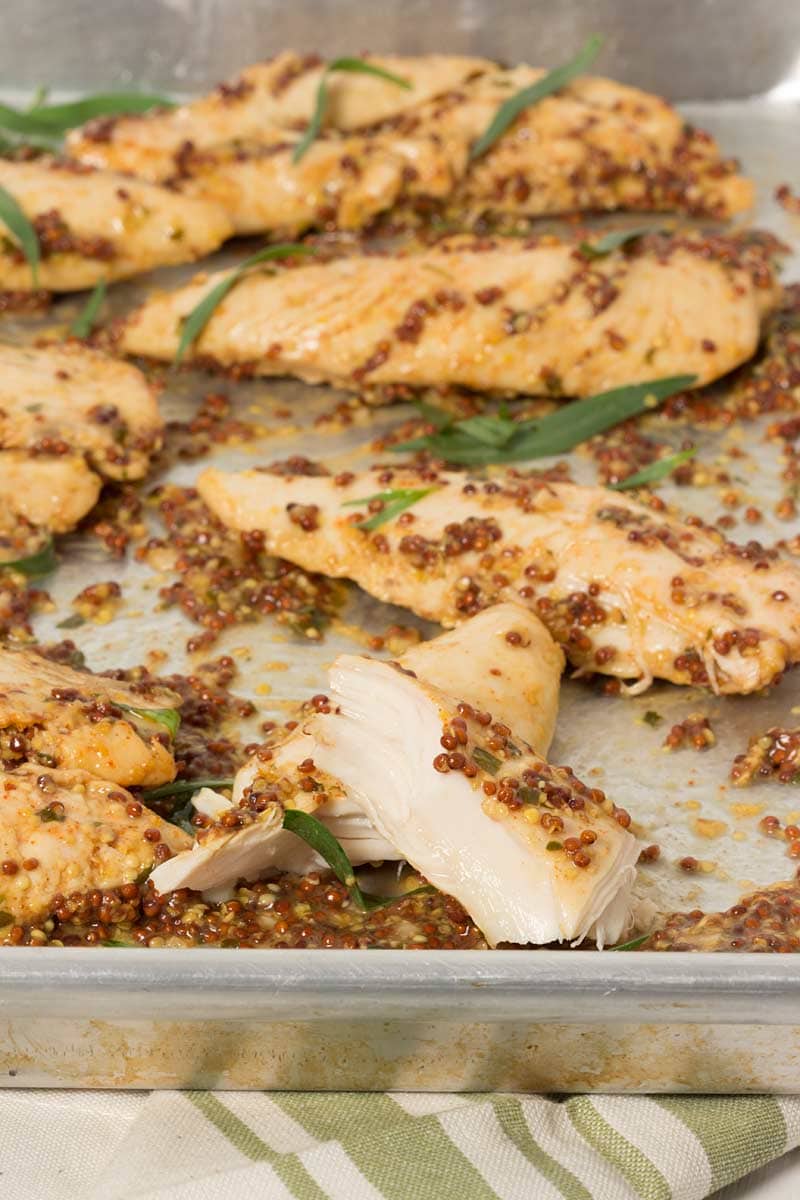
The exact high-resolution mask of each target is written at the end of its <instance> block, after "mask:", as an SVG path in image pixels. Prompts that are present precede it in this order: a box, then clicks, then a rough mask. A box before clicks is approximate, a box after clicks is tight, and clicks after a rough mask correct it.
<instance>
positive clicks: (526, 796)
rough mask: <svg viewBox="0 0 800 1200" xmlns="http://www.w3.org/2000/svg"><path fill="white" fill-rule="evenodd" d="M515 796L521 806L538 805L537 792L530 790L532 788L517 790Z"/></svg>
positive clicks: (533, 789)
mask: <svg viewBox="0 0 800 1200" xmlns="http://www.w3.org/2000/svg"><path fill="white" fill-rule="evenodd" d="M517 795H518V796H519V798H520V800H521V801H522V803H523V804H535V805H538V804H539V803H540V801H539V792H538V791H537V790H536V788H532V787H521V788H518V789H517Z"/></svg>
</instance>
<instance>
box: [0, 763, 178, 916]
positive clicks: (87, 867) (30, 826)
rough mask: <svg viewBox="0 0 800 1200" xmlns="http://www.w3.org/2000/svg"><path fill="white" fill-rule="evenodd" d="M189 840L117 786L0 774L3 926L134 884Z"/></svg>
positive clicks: (55, 774) (66, 777)
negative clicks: (72, 898) (69, 899)
mask: <svg viewBox="0 0 800 1200" xmlns="http://www.w3.org/2000/svg"><path fill="white" fill-rule="evenodd" d="M146 833H149V836H145V835H146ZM154 833H157V834H158V835H159V836H158V839H157V840H156V839H155V838H154V837H153V834H154ZM190 840H191V839H190V838H189V837H188V835H187V834H185V833H184V832H183V830H182V829H179V828H178V827H177V826H176V825H170V824H169V823H168V822H166V821H164V820H162V819H161V817H159V816H157V815H156V814H155V813H154V812H151V811H150V810H149V809H147V808H144V807H143V806H142V805H141V804H139V803H138V802H137V801H134V798H133V796H131V794H130V793H129V792H126V791H124V790H123V789H122V788H120V787H119V785H118V784H114V783H109V782H107V781H105V780H102V779H96V778H93V777H92V776H91V775H87V774H86V773H85V772H84V771H50V770H47V771H45V770H43V769H42V768H41V767H37V766H33V765H32V764H31V765H27V766H21V767H18V768H17V769H16V770H14V771H2V772H0V860H2V862H3V875H2V902H0V909H2V911H0V922H2V924H3V925H4V926H9V925H11V924H26V923H28V922H35V921H39V920H43V919H45V918H46V917H47V916H48V915H49V914H50V913H52V912H53V911H54V909H55V908H57V905H58V898H59V896H61V897H63V896H66V895H68V894H70V893H74V892H88V891H92V890H94V889H98V890H101V891H102V890H104V889H106V888H115V887H121V886H122V885H124V884H126V883H134V882H135V881H136V880H137V879H140V878H141V876H142V875H143V874H144V873H147V872H148V871H149V870H150V869H151V868H152V867H153V865H154V864H155V863H157V862H162V861H164V855H165V854H166V853H177V852H179V851H181V850H183V849H185V848H186V846H187V845H189V843H190ZM4 932H7V930H4Z"/></svg>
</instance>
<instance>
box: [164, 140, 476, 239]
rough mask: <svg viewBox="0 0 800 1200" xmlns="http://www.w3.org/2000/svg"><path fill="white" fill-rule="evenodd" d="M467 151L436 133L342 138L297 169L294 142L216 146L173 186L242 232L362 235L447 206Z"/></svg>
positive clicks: (319, 147) (314, 149)
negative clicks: (382, 218) (393, 215)
mask: <svg viewBox="0 0 800 1200" xmlns="http://www.w3.org/2000/svg"><path fill="white" fill-rule="evenodd" d="M466 157H467V152H466V147H462V148H459V147H458V145H455V144H454V145H452V146H449V147H447V149H446V151H445V148H444V146H443V145H442V143H441V141H440V139H439V138H438V136H436V134H429V135H426V134H423V135H421V136H419V137H407V138H403V137H396V136H394V135H391V136H382V137H377V136H375V137H361V136H351V137H341V138H322V139H320V140H319V141H317V142H315V143H314V144H313V145H312V146H311V147H310V148H309V150H308V152H307V153H306V154H305V156H304V157H303V158H302V159H301V161H300V162H299V163H294V162H292V147H291V143H287V142H286V141H285V140H284V138H283V136H282V135H277V136H276V144H275V145H274V146H258V145H249V146H242V145H240V144H238V143H237V144H236V145H234V146H223V147H214V148H211V149H208V150H200V151H188V152H187V153H185V154H182V155H181V158H180V162H179V164H178V165H179V171H178V173H177V174H176V176H175V178H174V179H173V180H172V181H171V185H172V186H174V187H175V188H177V189H178V190H179V191H180V192H182V193H183V195H185V196H198V197H201V198H203V199H206V200H211V201H213V202H214V203H215V204H218V205H220V206H221V207H222V208H224V210H225V211H226V212H227V213H228V214H229V215H230V217H231V220H232V221H233V223H234V226H235V229H236V232H237V233H241V234H247V233H262V232H265V231H268V232H269V233H271V234H273V235H274V236H275V237H276V238H277V237H295V236H297V235H298V234H300V233H302V232H303V231H304V230H306V229H308V228H310V227H324V228H328V227H331V226H335V227H336V228H337V229H348V230H350V229H361V228H363V227H364V226H365V225H367V224H368V223H369V222H370V220H371V219H372V218H373V217H376V216H377V215H378V214H379V213H382V212H385V211H386V210H387V209H390V208H394V207H396V206H397V205H399V204H403V203H415V202H417V201H419V200H420V199H425V200H427V201H430V200H442V201H443V200H445V199H446V198H447V197H448V196H449V195H450V194H451V193H452V191H453V188H454V187H455V184H456V181H457V179H458V178H459V177H460V175H461V173H462V172H463V167H464V164H465V162H466Z"/></svg>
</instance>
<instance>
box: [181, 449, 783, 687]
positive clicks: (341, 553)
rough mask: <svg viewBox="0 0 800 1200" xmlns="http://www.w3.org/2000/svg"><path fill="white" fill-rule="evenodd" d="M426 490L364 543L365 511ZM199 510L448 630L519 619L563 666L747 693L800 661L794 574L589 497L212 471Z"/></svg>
mask: <svg viewBox="0 0 800 1200" xmlns="http://www.w3.org/2000/svg"><path fill="white" fill-rule="evenodd" d="M424 487H426V488H431V489H433V490H432V491H431V492H430V493H429V494H428V495H426V496H425V497H424V498H423V499H421V500H419V501H418V502H417V503H416V504H414V506H413V507H412V508H410V509H409V510H407V511H406V512H405V513H403V514H401V515H400V516H399V517H395V518H393V519H391V520H388V521H386V522H385V523H384V524H382V525H381V526H380V528H379V529H377V530H376V531H374V532H368V531H365V530H362V529H359V528H358V522H359V521H363V520H364V517H365V515H366V506H365V507H364V508H362V509H359V508H355V509H354V508H352V507H348V508H344V507H342V506H343V504H345V503H346V502H347V501H351V500H360V499H363V498H365V497H371V496H374V495H376V494H378V493H381V492H385V491H387V490H390V489H393V488H424ZM199 490H200V494H201V496H202V497H203V499H204V500H205V502H206V504H208V505H209V507H210V508H211V509H212V511H213V512H214V513H215V514H216V515H217V516H218V517H219V518H220V520H221V521H223V522H224V523H225V524H226V525H227V526H229V527H230V528H232V529H239V530H243V531H244V530H256V529H257V530H262V531H264V533H265V534H266V547H267V549H269V550H270V551H271V552H272V553H275V554H278V555H281V556H282V557H283V558H287V559H289V560H290V561H291V562H295V563H297V564H298V565H300V566H301V567H303V568H305V569H306V570H311V571H320V572H322V573H324V574H326V575H330V576H334V577H346V578H349V579H352V580H354V581H355V582H356V583H358V584H360V585H361V587H363V588H364V589H365V591H367V592H370V593H371V594H372V595H373V596H376V597H378V599H380V600H384V601H387V602H389V603H392V604H401V605H404V606H405V607H407V608H410V609H411V610H412V611H414V612H415V613H417V614H418V615H419V616H422V617H426V618H429V619H431V620H435V621H439V622H441V624H443V625H447V626H450V625H456V624H458V623H459V622H460V621H463V620H464V618H465V617H468V616H470V615H471V614H473V613H475V612H477V611H479V610H480V609H482V608H485V607H486V606H487V605H489V604H493V603H495V602H496V601H497V600H500V599H512V598H513V599H516V600H521V601H523V602H524V603H526V604H529V605H530V606H531V607H532V608H533V609H534V611H535V612H536V613H537V614H538V616H539V617H541V619H542V621H543V622H544V623H545V625H546V626H547V628H548V629H549V630H550V633H551V634H552V635H553V637H554V638H555V639H556V640H557V641H559V642H561V644H562V645H563V647H564V649H565V651H566V654H567V656H568V658H569V659H570V661H571V662H573V663H574V664H575V665H576V666H577V667H579V668H580V669H581V671H582V672H588V671H598V672H600V673H602V674H607V675H615V676H617V677H619V678H621V679H625V680H636V681H638V682H637V683H636V685H635V688H634V690H635V691H642V690H644V689H645V688H646V687H647V686H648V685H649V683H650V682H651V680H652V679H653V678H654V677H655V678H659V679H669V680H671V681H673V682H674V683H683V684H697V685H701V686H708V687H711V688H713V689H714V691H717V692H726V693H747V692H754V691H758V690H759V689H760V688H762V687H766V686H768V685H769V684H771V683H773V682H774V681H776V680H777V679H778V678H779V677H780V675H781V672H782V671H784V670H785V669H786V668H787V667H788V666H790V665H791V664H793V663H796V662H797V661H799V660H800V571H798V568H797V567H795V566H794V565H792V564H790V563H787V562H785V561H783V560H780V559H779V558H778V556H777V552H776V551H772V550H769V551H768V550H765V549H763V548H762V547H760V546H758V544H757V543H749V544H748V545H747V546H737V545H735V544H734V543H731V542H728V541H726V540H725V538H724V537H723V536H722V534H720V533H719V532H718V531H717V530H715V529H712V528H709V527H706V526H701V525H699V524H698V525H695V524H692V525H689V524H685V523H684V522H682V521H680V520H678V519H677V518H676V517H673V516H668V515H663V514H660V513H655V512H653V511H652V510H651V509H649V508H647V507H645V506H643V505H642V504H639V503H637V502H636V501H635V500H632V499H631V498H630V497H629V496H627V495H625V494H623V493H619V492H611V491H608V490H607V489H605V488H602V487H581V486H578V485H576V484H569V483H545V482H542V481H541V480H535V479H521V478H518V477H516V475H514V474H513V473H512V474H507V475H504V474H497V475H496V476H493V477H492V479H491V481H490V482H486V481H481V480H471V479H470V478H469V477H468V476H466V475H463V474H457V473H454V472H437V471H435V470H433V469H431V468H420V469H415V468H413V467H406V466H403V467H399V468H397V469H392V468H386V469H374V470H371V471H364V472H361V473H359V474H355V475H353V474H348V475H347V476H345V477H339V481H338V482H337V480H336V479H334V478H332V477H330V476H315V477H310V476H297V475H295V476H292V475H283V474H271V473H265V472H262V471H258V470H251V471H243V472H240V473H231V474H226V473H225V472H222V471H218V470H214V469H210V470H206V471H205V472H204V473H203V474H202V475H201V477H200V480H199Z"/></svg>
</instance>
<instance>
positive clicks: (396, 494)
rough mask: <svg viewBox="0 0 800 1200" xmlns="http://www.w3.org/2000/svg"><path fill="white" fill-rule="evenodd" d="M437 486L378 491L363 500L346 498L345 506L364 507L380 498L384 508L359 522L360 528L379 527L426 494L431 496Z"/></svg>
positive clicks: (370, 528)
mask: <svg viewBox="0 0 800 1200" xmlns="http://www.w3.org/2000/svg"><path fill="white" fill-rule="evenodd" d="M435 491H436V488H432V487H429V488H393V489H392V491H389V492H376V493H375V495H374V496H364V497H363V498H362V499H361V500H345V502H344V504H343V505H342V507H343V508H357V507H363V506H364V505H366V504H371V503H372V501H373V500H380V502H381V503H382V504H383V508H382V509H380V510H379V512H376V513H373V514H372V516H371V517H367V518H366V520H364V521H359V522H358V528H359V529H364V530H372V529H379V528H380V526H381V525H385V524H386V522H387V521H393V520H394V518H395V517H399V516H400V514H401V513H404V512H405V511H406V509H407V508H411V506H412V504H416V503H417V501H419V500H422V498H423V497H424V496H429V495H430V494H431V492H435Z"/></svg>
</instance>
